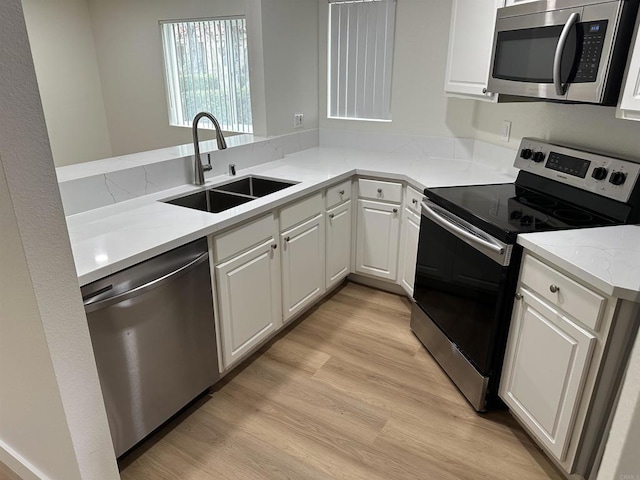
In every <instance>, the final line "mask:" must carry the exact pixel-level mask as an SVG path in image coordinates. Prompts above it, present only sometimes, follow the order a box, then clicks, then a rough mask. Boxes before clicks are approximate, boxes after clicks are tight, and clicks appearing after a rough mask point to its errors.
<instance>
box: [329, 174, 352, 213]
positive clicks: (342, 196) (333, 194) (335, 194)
mask: <svg viewBox="0 0 640 480" xmlns="http://www.w3.org/2000/svg"><path fill="white" fill-rule="evenodd" d="M350 198H351V180H347V181H346V182H342V183H339V184H338V185H334V186H333V187H329V188H327V209H329V208H332V207H334V206H336V205H339V204H341V203H342V202H344V201H345V200H349V199H350Z"/></svg>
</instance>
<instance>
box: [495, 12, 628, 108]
mask: <svg viewBox="0 0 640 480" xmlns="http://www.w3.org/2000/svg"><path fill="white" fill-rule="evenodd" d="M618 3H619V2H608V3H602V4H599V5H590V6H588V7H578V8H564V9H559V10H554V11H548V12H538V13H526V14H523V13H524V12H526V10H527V9H530V8H534V7H533V6H531V4H529V5H527V4H523V5H519V6H514V7H506V8H503V9H500V10H499V11H498V18H497V19H496V32H495V36H494V45H493V54H492V60H491V68H490V76H489V81H488V86H487V89H488V90H489V91H490V92H493V93H501V94H507V95H519V96H525V97H535V98H541V99H549V100H559V101H572V102H587V103H602V101H603V98H604V94H605V92H604V90H605V85H606V78H607V74H608V68H609V58H610V52H611V45H612V38H613V34H614V31H615V24H616V23H615V22H616V20H617V14H618V12H619V5H618ZM538 4H541V2H536V5H538ZM518 13H520V14H518Z"/></svg>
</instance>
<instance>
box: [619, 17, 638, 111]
mask: <svg viewBox="0 0 640 480" xmlns="http://www.w3.org/2000/svg"><path fill="white" fill-rule="evenodd" d="M639 31H640V16H639V17H638V21H637V24H636V33H635V42H634V46H633V52H632V53H631V56H630V58H631V60H630V62H629V68H628V70H627V76H626V81H625V84H624V86H623V91H622V99H621V100H620V116H621V117H622V118H625V119H628V120H640V33H638V32H639Z"/></svg>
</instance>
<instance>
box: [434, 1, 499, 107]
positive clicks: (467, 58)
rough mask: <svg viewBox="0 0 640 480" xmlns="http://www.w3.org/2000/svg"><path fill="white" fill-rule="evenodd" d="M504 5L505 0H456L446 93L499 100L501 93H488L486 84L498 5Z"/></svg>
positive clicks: (450, 35)
mask: <svg viewBox="0 0 640 480" xmlns="http://www.w3.org/2000/svg"><path fill="white" fill-rule="evenodd" d="M502 6H504V0H453V7H452V11H451V30H450V32H449V53H448V57H447V70H446V74H445V86H444V90H445V92H446V93H448V94H450V95H453V96H463V97H467V98H474V99H481V100H488V101H496V100H497V95H492V94H488V93H486V87H487V81H488V79H489V68H490V66H491V52H492V47H493V34H494V30H495V22H496V9H497V8H499V7H502Z"/></svg>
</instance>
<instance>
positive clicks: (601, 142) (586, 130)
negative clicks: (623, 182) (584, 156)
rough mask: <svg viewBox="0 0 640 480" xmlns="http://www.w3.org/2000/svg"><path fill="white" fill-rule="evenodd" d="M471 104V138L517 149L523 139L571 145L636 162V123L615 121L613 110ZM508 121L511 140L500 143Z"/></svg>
mask: <svg viewBox="0 0 640 480" xmlns="http://www.w3.org/2000/svg"><path fill="white" fill-rule="evenodd" d="M472 103H475V104H476V105H475V109H474V114H473V128H474V130H475V138H477V139H478V140H483V141H486V142H491V143H496V144H500V145H504V146H510V147H511V148H517V147H518V144H519V143H520V139H521V138H522V137H524V136H527V137H537V138H542V139H545V140H552V141H555V142H558V143H567V144H574V145H578V146H581V147H584V148H586V149H594V150H601V151H605V152H611V153H614V154H617V155H622V156H627V157H629V158H630V159H631V160H633V159H635V160H637V161H640V150H639V149H638V145H639V141H638V135H640V122H631V121H629V120H619V119H617V118H615V112H616V109H615V107H601V106H598V105H566V104H564V105H561V104H554V103H548V102H535V103H509V104H497V105H495V104H486V103H482V102H472ZM503 120H510V121H511V122H512V126H511V141H510V142H509V145H507V144H505V143H503V142H501V141H500V138H499V137H500V130H501V128H502V121H503Z"/></svg>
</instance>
